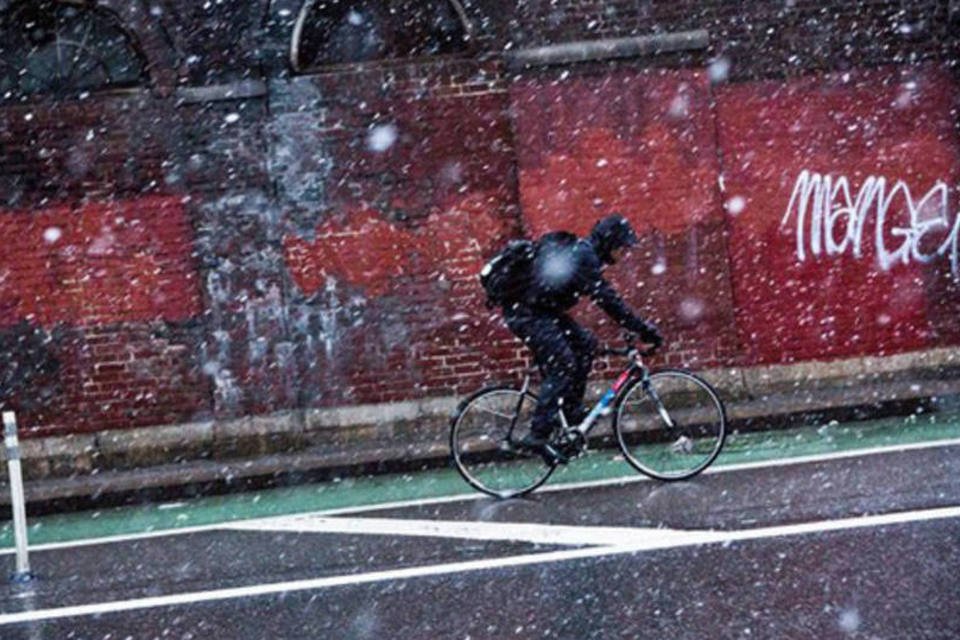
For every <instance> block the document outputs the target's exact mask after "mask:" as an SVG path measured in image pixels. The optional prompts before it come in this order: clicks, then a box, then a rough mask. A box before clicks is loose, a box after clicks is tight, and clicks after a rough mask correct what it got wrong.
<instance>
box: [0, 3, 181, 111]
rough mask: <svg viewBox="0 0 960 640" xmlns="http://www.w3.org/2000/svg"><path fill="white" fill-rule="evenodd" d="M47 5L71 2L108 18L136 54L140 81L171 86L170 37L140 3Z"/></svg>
mask: <svg viewBox="0 0 960 640" xmlns="http://www.w3.org/2000/svg"><path fill="white" fill-rule="evenodd" d="M50 5H51V6H54V5H64V6H74V7H77V8H78V9H79V10H82V11H86V12H91V13H94V14H99V15H100V16H101V19H104V20H109V21H110V22H111V23H112V24H111V27H113V28H116V29H117V30H118V31H120V32H122V33H123V34H124V36H125V38H126V44H127V46H128V47H129V50H130V52H131V54H132V55H133V56H136V58H137V63H138V67H139V70H140V77H141V79H142V80H143V83H144V84H149V85H151V86H153V87H155V88H160V87H172V86H174V84H175V80H176V72H175V68H174V60H175V57H174V56H173V50H172V48H171V46H170V44H169V40H168V39H167V38H166V37H165V36H164V34H163V33H162V29H161V28H160V27H159V26H158V24H157V21H156V20H155V19H154V20H150V18H151V16H150V15H148V14H147V13H146V12H144V11H143V10H142V7H138V6H137V5H135V4H134V3H130V2H127V1H124V0H52V1H51V2H50ZM10 8H13V6H12V5H10V6H8V7H7V9H10ZM39 95H42V94H39Z"/></svg>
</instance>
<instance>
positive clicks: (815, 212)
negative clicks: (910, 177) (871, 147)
mask: <svg viewBox="0 0 960 640" xmlns="http://www.w3.org/2000/svg"><path fill="white" fill-rule="evenodd" d="M948 196H949V190H948V188H947V185H946V183H945V182H943V181H941V180H938V181H937V182H936V184H934V185H933V187H931V188H930V190H929V191H927V192H926V193H925V194H924V195H923V196H922V197H920V198H919V199H918V198H914V196H913V194H911V192H910V188H909V187H908V186H907V185H906V183H904V182H903V181H902V180H897V181H896V182H893V183H892V184H891V183H890V182H888V181H887V179H886V178H882V177H878V176H869V177H867V178H866V180H864V181H863V184H861V185H860V189H859V190H858V191H857V192H856V194H855V195H854V193H853V190H852V189H851V187H850V181H849V180H848V179H847V178H846V177H845V176H838V177H833V176H830V175H823V174H820V173H816V172H812V171H808V170H806V169H805V170H803V171H801V172H800V175H799V176H798V177H797V181H796V183H794V187H793V193H792V194H791V195H790V202H789V204H787V210H786V213H785V214H784V216H783V220H782V222H781V227H787V226H788V225H790V223H791V220H793V221H794V224H795V227H794V228H795V230H796V236H797V245H796V246H797V259H798V260H800V261H801V262H803V261H804V260H806V259H807V255H808V253H809V255H811V256H813V257H819V256H828V257H832V256H838V255H842V254H852V255H853V256H855V257H857V258H861V257H863V250H864V241H865V236H864V234H865V233H869V231H868V230H867V228H868V222H869V220H870V217H871V214H873V234H872V235H873V246H874V249H875V253H876V256H877V260H878V262H879V264H880V268H881V269H883V270H888V269H890V268H891V267H893V266H894V265H896V264H909V263H910V262H911V261H915V262H918V263H921V264H927V263H930V262H932V261H933V260H935V259H937V258H941V257H944V256H949V260H950V272H951V274H952V275H953V277H954V278H955V279H957V280H958V281H960V212H958V213H957V214H955V215H954V219H953V221H952V226H951V220H950V210H949V202H948ZM898 212H904V213H905V215H900V216H897V220H894V219H893V218H892V216H893V215H894V214H896V213H898ZM904 218H905V219H904ZM904 224H905V225H906V226H903V225H904ZM866 238H867V239H866V242H869V235H868V236H866ZM941 238H942V241H941ZM938 242H939V244H938Z"/></svg>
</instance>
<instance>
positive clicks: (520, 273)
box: [480, 240, 536, 307]
mask: <svg viewBox="0 0 960 640" xmlns="http://www.w3.org/2000/svg"><path fill="white" fill-rule="evenodd" d="M535 255H536V245H534V243H533V242H531V241H529V240H511V241H510V242H509V243H507V246H506V247H504V248H503V249H502V250H501V251H500V253H498V254H497V255H495V256H494V257H493V258H491V259H490V261H489V262H488V263H487V264H485V265H483V269H481V270H480V284H481V285H483V290H484V291H486V292H487V305H488V306H491V307H492V306H501V307H505V306H508V305H511V304H514V303H516V302H519V301H520V300H521V299H522V298H523V296H524V294H525V293H526V291H527V290H528V289H529V287H530V282H531V267H532V265H533V259H534V256H535Z"/></svg>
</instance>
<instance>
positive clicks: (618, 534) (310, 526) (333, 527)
mask: <svg viewBox="0 0 960 640" xmlns="http://www.w3.org/2000/svg"><path fill="white" fill-rule="evenodd" d="M224 528H227V529H236V530H241V531H296V532H309V533H341V534H351V535H357V534H362V535H363V534H365V535H392V536H413V537H431V538H455V539H463V540H501V541H511V542H529V543H532V544H544V545H552V544H558V545H590V546H597V545H604V546H613V545H624V544H641V543H642V542H644V541H646V540H654V539H656V540H659V539H662V538H663V537H664V536H674V537H676V536H679V535H682V534H685V533H688V532H685V531H680V530H677V529H657V528H654V527H576V526H567V525H546V524H539V523H528V522H506V523H505V522H464V521H456V520H408V519H391V518H340V517H335V518H325V517H322V516H293V517H290V518H278V519H273V520H261V521H259V522H239V523H235V524H232V525H228V526H226V527H224Z"/></svg>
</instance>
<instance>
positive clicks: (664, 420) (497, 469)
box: [450, 340, 727, 498]
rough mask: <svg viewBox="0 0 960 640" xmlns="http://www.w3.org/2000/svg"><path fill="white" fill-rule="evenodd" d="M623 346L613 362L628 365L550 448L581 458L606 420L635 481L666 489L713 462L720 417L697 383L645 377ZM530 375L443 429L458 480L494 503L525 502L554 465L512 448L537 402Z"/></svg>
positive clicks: (721, 430) (638, 359) (663, 375)
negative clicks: (637, 476)
mask: <svg viewBox="0 0 960 640" xmlns="http://www.w3.org/2000/svg"><path fill="white" fill-rule="evenodd" d="M653 351H654V350H653V349H651V350H648V351H645V352H641V351H640V350H639V349H637V348H636V347H634V345H633V344H632V343H631V342H630V341H629V340H628V341H627V347H626V348H623V349H610V348H605V349H601V350H599V351H598V355H620V356H626V357H627V358H628V359H629V365H628V366H627V367H626V368H625V369H624V370H623V372H622V373H621V374H620V375H619V376H618V377H617V378H616V381H615V382H614V383H613V385H612V386H611V387H610V388H609V389H608V390H607V392H606V393H604V394H603V396H602V397H601V398H600V400H599V401H598V402H597V404H596V405H595V406H594V407H593V408H592V409H591V411H590V413H589V414H587V416H586V418H584V419H583V421H582V422H581V423H580V424H578V425H573V426H570V425H568V424H567V421H566V416H565V415H564V413H563V411H562V410H561V411H560V421H561V426H560V427H558V430H557V432H555V433H554V435H553V437H552V439H551V443H552V444H553V445H554V447H555V448H556V449H557V450H558V451H560V452H561V453H562V454H563V456H564V457H566V458H567V459H570V460H572V459H573V458H575V457H579V456H580V455H583V454H584V453H585V452H586V450H587V444H588V435H589V433H590V431H591V430H592V429H593V428H594V427H595V426H596V425H597V424H598V423H599V422H600V418H601V417H604V416H607V415H610V414H611V413H612V414H613V432H614V434H615V436H616V440H617V444H618V446H619V448H620V451H621V452H622V453H623V456H624V458H625V459H626V460H627V462H629V463H630V464H631V465H632V466H633V467H634V468H635V469H637V470H638V471H640V472H641V473H644V474H646V475H647V476H650V477H651V478H655V479H658V480H665V481H676V480H685V479H688V478H691V477H693V476H695V475H697V474H698V473H700V472H701V471H703V470H704V469H706V468H707V467H708V466H710V464H711V463H713V461H714V460H716V458H717V456H718V455H720V450H721V449H722V448H723V443H724V440H725V439H726V425H727V418H726V409H725V408H724V405H723V401H722V400H721V399H720V396H719V394H718V393H717V391H716V390H715V389H714V388H713V387H712V386H711V385H710V384H709V383H708V382H707V381H706V380H704V379H703V378H700V377H699V376H697V375H695V374H693V373H690V372H689V371H685V370H682V369H675V368H664V369H658V370H655V371H651V370H650V369H648V368H647V366H646V365H645V364H644V362H643V358H644V356H648V355H651V354H652V353H653ZM530 379H531V372H530V371H528V372H527V373H526V375H525V376H524V380H523V384H522V385H521V386H520V388H519V389H517V388H515V387H513V386H510V385H497V386H492V387H485V388H483V389H480V390H479V391H477V392H475V393H473V394H472V395H470V396H468V397H467V398H466V399H464V400H463V401H462V402H461V403H460V404H459V406H458V407H457V410H456V411H455V412H454V414H453V416H452V419H451V424H450V450H451V457H452V459H453V462H454V465H455V466H456V468H457V470H458V471H459V472H460V475H462V476H463V478H464V479H465V480H466V481H467V482H468V483H469V484H470V485H471V486H472V487H474V488H475V489H478V490H479V491H482V492H484V493H487V494H489V495H491V496H494V497H497V498H515V497H519V496H523V495H526V494H528V493H530V492H531V491H533V490H534V489H536V488H537V487H539V486H540V485H542V484H543V483H544V482H546V481H547V479H548V478H549V477H550V475H551V474H552V473H553V472H554V470H555V469H556V467H557V465H558V462H557V461H550V462H548V461H547V460H544V459H543V458H541V457H540V455H538V454H536V453H532V452H530V451H528V450H526V449H524V448H522V447H521V446H520V445H519V441H520V439H521V438H522V436H523V433H524V431H525V430H526V429H527V428H529V425H530V420H531V417H532V410H533V408H534V407H535V406H536V404H537V396H536V394H534V393H533V391H531V389H530Z"/></svg>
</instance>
